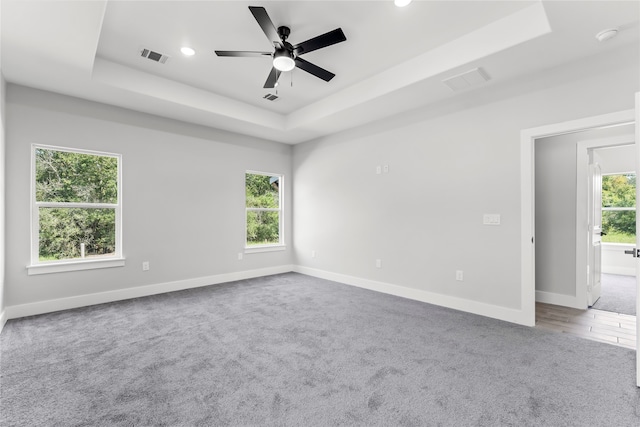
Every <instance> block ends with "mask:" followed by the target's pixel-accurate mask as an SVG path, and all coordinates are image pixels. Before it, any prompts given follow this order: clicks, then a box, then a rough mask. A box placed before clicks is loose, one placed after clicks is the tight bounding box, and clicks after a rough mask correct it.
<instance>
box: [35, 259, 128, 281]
mask: <svg viewBox="0 0 640 427" xmlns="http://www.w3.org/2000/svg"><path fill="white" fill-rule="evenodd" d="M124 265H125V258H113V257H110V258H105V259H83V260H77V261H76V260H72V261H63V262H51V263H49V264H45V263H39V264H34V265H28V266H27V275H29V276H34V275H38V274H50V273H63V272H65V271H80V270H96V269H99V268H113V267H124Z"/></svg>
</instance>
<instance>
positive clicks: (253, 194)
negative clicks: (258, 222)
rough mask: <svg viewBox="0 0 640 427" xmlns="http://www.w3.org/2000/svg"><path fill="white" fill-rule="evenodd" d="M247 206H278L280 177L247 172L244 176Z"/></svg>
mask: <svg viewBox="0 0 640 427" xmlns="http://www.w3.org/2000/svg"><path fill="white" fill-rule="evenodd" d="M245 190H246V200H247V207H248V208H276V209H277V208H279V207H280V177H279V176H277V175H275V176H269V175H256V174H251V173H248V174H246V178H245Z"/></svg>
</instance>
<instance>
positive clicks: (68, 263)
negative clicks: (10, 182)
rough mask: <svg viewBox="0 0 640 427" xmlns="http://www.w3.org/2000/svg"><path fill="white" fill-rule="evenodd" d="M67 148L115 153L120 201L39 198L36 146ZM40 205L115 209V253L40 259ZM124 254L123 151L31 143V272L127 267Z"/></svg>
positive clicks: (29, 268) (97, 152) (87, 151)
mask: <svg viewBox="0 0 640 427" xmlns="http://www.w3.org/2000/svg"><path fill="white" fill-rule="evenodd" d="M38 149H44V150H52V151H63V152H68V153H78V154H89V155H94V156H101V157H114V158H116V159H117V161H118V174H117V179H118V190H117V191H118V200H117V203H78V202H38V201H37V200H36V150H38ZM40 208H83V209H86V208H88V209H100V208H102V209H105V208H107V209H115V227H116V230H115V234H116V235H115V238H116V244H115V252H114V254H113V255H112V256H109V257H104V258H99V259H93V258H91V259H87V258H81V259H77V258H76V259H66V260H55V261H40V253H39V252H40V251H39V246H40V245H39V237H40V211H39V209H40ZM124 265H125V258H124V257H123V256H122V155H120V154H115V153H107V152H101V151H92V150H84V149H79V148H67V147H58V146H52V145H42V144H32V145H31V264H30V265H28V266H27V273H28V275H36V274H49V273H59V272H66V271H78V270H92V269H97V268H111V267H123V266H124Z"/></svg>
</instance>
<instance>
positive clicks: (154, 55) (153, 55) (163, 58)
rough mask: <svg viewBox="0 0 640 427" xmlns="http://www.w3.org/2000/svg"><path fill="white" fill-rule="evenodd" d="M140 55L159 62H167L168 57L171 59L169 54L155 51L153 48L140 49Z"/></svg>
mask: <svg viewBox="0 0 640 427" xmlns="http://www.w3.org/2000/svg"><path fill="white" fill-rule="evenodd" d="M140 56H142V57H143V58H147V59H150V60H152V61H155V62H159V63H161V64H164V63H165V62H167V59H169V57H168V56H167V55H163V54H161V53H158V52H154V51H152V50H151V49H142V50H141V51H140Z"/></svg>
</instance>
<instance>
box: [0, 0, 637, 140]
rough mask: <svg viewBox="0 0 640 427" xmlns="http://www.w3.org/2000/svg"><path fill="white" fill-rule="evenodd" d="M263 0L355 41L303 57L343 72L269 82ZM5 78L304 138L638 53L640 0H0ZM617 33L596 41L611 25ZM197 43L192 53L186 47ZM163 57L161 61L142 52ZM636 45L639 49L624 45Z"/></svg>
mask: <svg viewBox="0 0 640 427" xmlns="http://www.w3.org/2000/svg"><path fill="white" fill-rule="evenodd" d="M250 5H251V6H263V7H265V9H266V10H267V12H268V13H269V16H270V17H271V19H272V21H273V23H274V24H275V26H276V27H277V26H280V25H286V26H289V27H290V28H291V35H290V37H289V41H290V42H291V43H292V44H296V43H299V42H302V41H304V40H307V39H309V38H312V37H314V36H316V35H319V34H322V33H325V32H327V31H330V30H333V29H335V28H338V27H340V28H342V30H343V31H344V33H345V35H346V37H347V41H345V42H343V43H339V44H336V45H333V46H329V47H327V48H324V49H321V50H317V51H315V52H311V53H309V54H308V55H305V56H304V58H305V59H306V60H308V61H310V62H313V63H315V64H316V65H318V66H320V67H322V68H325V69H327V70H329V71H331V72H333V73H335V74H336V77H335V78H334V79H333V80H331V81H330V82H324V81H323V80H320V79H318V78H316V77H314V76H312V75H310V74H308V73H306V72H304V71H302V70H299V69H295V70H294V71H293V72H291V73H283V74H282V76H281V77H280V85H279V86H278V93H277V94H278V96H279V98H278V99H277V100H276V101H274V102H271V101H267V100H264V99H263V96H264V95H265V94H267V93H275V90H273V89H269V90H267V89H263V88H262V86H263V84H264V81H265V80H266V78H267V75H268V72H269V70H270V68H271V64H270V60H269V58H228V57H217V56H216V55H215V54H214V52H213V51H214V50H258V51H269V50H271V47H270V44H269V41H268V40H267V38H266V37H265V35H264V33H262V31H261V29H260V27H259V26H258V24H257V22H256V21H255V19H254V18H253V16H252V15H251V13H250V11H249V9H248V6H250ZM0 7H1V9H0V11H1V12H0V13H1V19H2V21H1V24H2V26H1V35H0V37H1V39H2V46H1V47H2V50H1V60H2V62H1V67H2V72H3V75H4V76H5V79H6V80H7V81H8V82H11V83H17V84H22V85H26V86H31V87H35V88H39V89H45V90H49V91H53V92H58V93H62V94H68V95H71V96H76V97H81V98H86V99H89V100H94V101H98V102H104V103H107V104H113V105H117V106H121V107H125V108H129V109H133V110H138V111H143V112H148V113H151V114H157V115H160V116H164V117H168V118H174V119H178V120H184V121H187V122H192V123H197V124H201V125H205V126H211V127H215V128H219V129H224V130H229V131H233V132H238V133H242V134H247V135H251V136H256V137H261V138H265V139H270V140H275V141H280V142H285V143H292V144H294V143H299V142H303V141H307V140H310V139H314V138H317V137H319V136H323V135H327V134H331V133H335V132H339V131H342V130H345V129H349V128H351V127H355V126H361V125H364V124H367V123H370V122H372V121H376V120H380V119H382V118H385V117H388V116H393V115H397V114H399V113H402V112H404V111H408V110H411V109H415V108H419V107H423V106H426V105H436V104H438V103H442V102H447V101H449V102H450V101H451V100H452V99H453V100H460V101H461V102H463V101H464V100H465V99H469V98H471V97H473V96H475V94H477V93H479V92H481V91H480V90H479V89H481V88H483V87H485V89H486V88H487V87H490V86H492V85H499V84H501V83H506V82H511V83H512V82H514V81H517V80H518V79H521V80H526V79H528V78H530V77H531V76H532V75H533V73H549V72H552V70H554V69H559V68H560V67H562V66H563V65H564V64H571V63H575V62H576V61H587V62H588V61H593V62H594V63H596V62H599V61H602V58H605V57H606V58H607V60H608V61H611V58H612V55H614V56H615V55H621V56H626V57H627V60H628V57H629V55H630V54H631V55H635V60H636V62H637V61H638V51H639V48H640V41H639V40H640V37H639V31H638V27H639V26H638V21H639V15H640V2H637V1H621V2H616V1H591V2H583V1H555V0H554V1H542V2H540V1H479V0H475V1H451V0H447V1H419V0H414V2H413V3H411V4H410V5H409V6H407V7H405V8H397V7H395V6H394V4H393V1H392V0H385V1H254V2H244V1H151V0H147V1H124V0H119V1H115V0H110V1H105V0H85V1H65V0H31V1H25V0H2V2H1V4H0ZM610 27H618V28H620V29H621V31H620V33H619V35H618V37H616V38H614V39H612V40H610V41H608V42H605V43H600V42H598V41H597V40H596V39H595V37H594V35H595V34H596V33H597V32H598V31H600V30H603V29H605V28H610ZM185 45H188V46H190V47H192V48H194V49H195V50H196V55H195V56H193V57H185V56H183V55H182V54H181V53H180V47H181V46H185ZM141 48H148V49H151V50H154V51H157V52H160V53H162V54H165V55H168V56H169V60H168V61H167V62H166V63H165V64H159V63H156V62H153V61H150V60H148V59H145V58H142V57H140V55H139V51H140V49H141ZM630 52H631V53H630ZM475 67H480V68H482V70H483V71H484V72H485V73H486V74H487V75H488V76H489V77H490V80H489V81H488V82H486V83H482V84H480V85H477V86H475V87H469V88H466V89H463V90H462V91H459V92H457V93H454V92H453V91H452V90H451V89H449V88H448V87H447V86H446V85H444V84H443V83H442V80H443V79H446V78H448V77H451V76H455V75H457V74H460V73H462V72H465V71H468V70H471V69H473V68H475Z"/></svg>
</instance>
